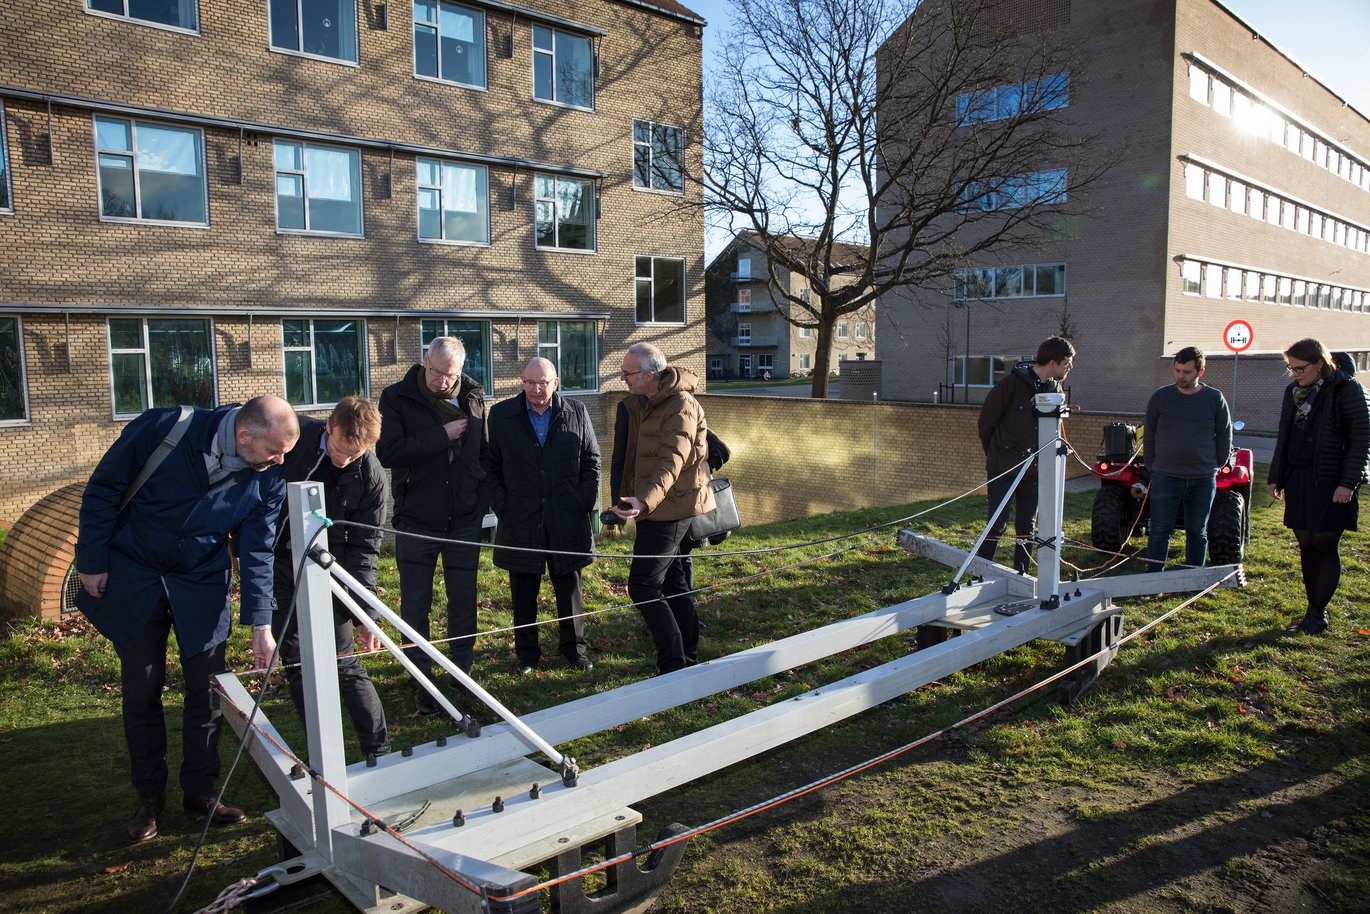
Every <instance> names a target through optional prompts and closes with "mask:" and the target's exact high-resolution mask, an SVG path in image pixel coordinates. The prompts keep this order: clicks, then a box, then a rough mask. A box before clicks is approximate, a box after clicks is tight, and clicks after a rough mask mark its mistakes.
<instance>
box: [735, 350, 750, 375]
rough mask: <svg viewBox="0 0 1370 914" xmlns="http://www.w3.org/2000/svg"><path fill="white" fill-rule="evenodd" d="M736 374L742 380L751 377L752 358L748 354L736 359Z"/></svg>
mask: <svg viewBox="0 0 1370 914" xmlns="http://www.w3.org/2000/svg"><path fill="white" fill-rule="evenodd" d="M737 373H738V374H739V375H740V376H741V377H744V378H750V377H751V376H752V357H751V355H750V354H748V355H740V356H738V357H737Z"/></svg>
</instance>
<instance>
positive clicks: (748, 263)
mask: <svg viewBox="0 0 1370 914" xmlns="http://www.w3.org/2000/svg"><path fill="white" fill-rule="evenodd" d="M737 278H738V279H742V280H747V279H751V278H752V259H751V258H750V257H743V256H741V255H738V258H737Z"/></svg>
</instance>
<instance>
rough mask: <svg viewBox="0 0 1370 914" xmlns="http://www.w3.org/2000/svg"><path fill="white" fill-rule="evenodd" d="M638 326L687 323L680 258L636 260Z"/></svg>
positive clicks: (683, 268) (681, 260)
mask: <svg viewBox="0 0 1370 914" xmlns="http://www.w3.org/2000/svg"><path fill="white" fill-rule="evenodd" d="M747 291H750V290H747ZM637 322H638V323H639V324H683V323H685V261H684V260H683V259H681V258H678V257H638V258H637Z"/></svg>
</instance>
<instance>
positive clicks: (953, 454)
mask: <svg viewBox="0 0 1370 914" xmlns="http://www.w3.org/2000/svg"><path fill="white" fill-rule="evenodd" d="M843 383H844V384H845V383H846V381H845V377H844V380H843ZM700 402H701V403H703V405H704V411H705V414H706V415H707V416H708V420H709V427H710V428H712V429H713V430H714V431H715V432H717V433H718V435H719V436H720V437H722V438H723V440H724V441H726V442H727V444H728V447H730V448H732V459H731V460H729V461H728V463H727V465H726V466H724V467H723V470H722V472H721V473H720V474H719V475H721V476H727V477H728V478H729V479H731V480H732V481H733V483H734V486H735V494H736V497H737V503H738V510H739V511H740V512H741V514H742V518H743V522H744V523H747V524H763V523H769V522H771V521H777V520H788V519H792V518H798V517H807V516H810V515H814V514H825V513H828V512H831V511H843V510H849V509H852V508H868V507H880V506H884V505H898V504H906V503H908V502H912V501H919V500H922V499H929V498H941V497H945V496H949V495H954V494H957V493H959V492H962V491H965V490H966V489H969V488H971V487H972V486H974V485H975V484H976V483H978V482H981V481H983V480H984V478H985V472H984V468H985V462H984V452H983V451H982V450H981V448H980V440H979V436H978V434H977V432H976V420H977V418H978V416H979V410H978V408H976V407H973V406H972V407H966V406H930V405H922V404H908V403H898V404H885V403H882V404H879V405H872V404H870V403H855V402H846V401H842V400H807V399H800V398H789V397H753V396H738V395H727V394H705V395H703V396H701V397H700ZM1140 421H1141V417H1139V416H1127V415H1123V416H1117V415H1106V414H1079V415H1075V416H1072V417H1071V418H1070V419H1068V420H1067V421H1066V428H1065V434H1066V438H1067V440H1069V441H1070V442H1071V443H1072V445H1073V446H1074V447H1075V448H1076V449H1077V451H1078V453H1079V455H1080V457H1081V459H1082V460H1084V461H1085V462H1087V463H1088V462H1091V461H1092V460H1093V459H1094V452H1095V449H1096V448H1097V446H1098V444H1099V440H1100V438H1101V437H1102V429H1103V426H1104V425H1105V424H1106V423H1108V422H1130V423H1133V424H1137V423H1140ZM1067 472H1068V475H1069V476H1071V477H1074V476H1078V475H1082V474H1084V473H1086V472H1088V470H1087V469H1085V468H1084V467H1082V466H1081V465H1080V464H1079V463H1077V462H1075V461H1071V463H1070V464H1069V465H1068V471H1067Z"/></svg>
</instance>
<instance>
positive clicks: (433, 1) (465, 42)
mask: <svg viewBox="0 0 1370 914" xmlns="http://www.w3.org/2000/svg"><path fill="white" fill-rule="evenodd" d="M414 74H415V75H416V76H428V77H431V78H433V79H441V80H443V81H445V82H453V83H460V84H461V85H464V86H478V87H480V88H482V89H483V88H485V13H483V12H482V11H480V10H478V9H472V8H471V7H468V6H458V5H457V4H455V3H446V2H440V0H414Z"/></svg>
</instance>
